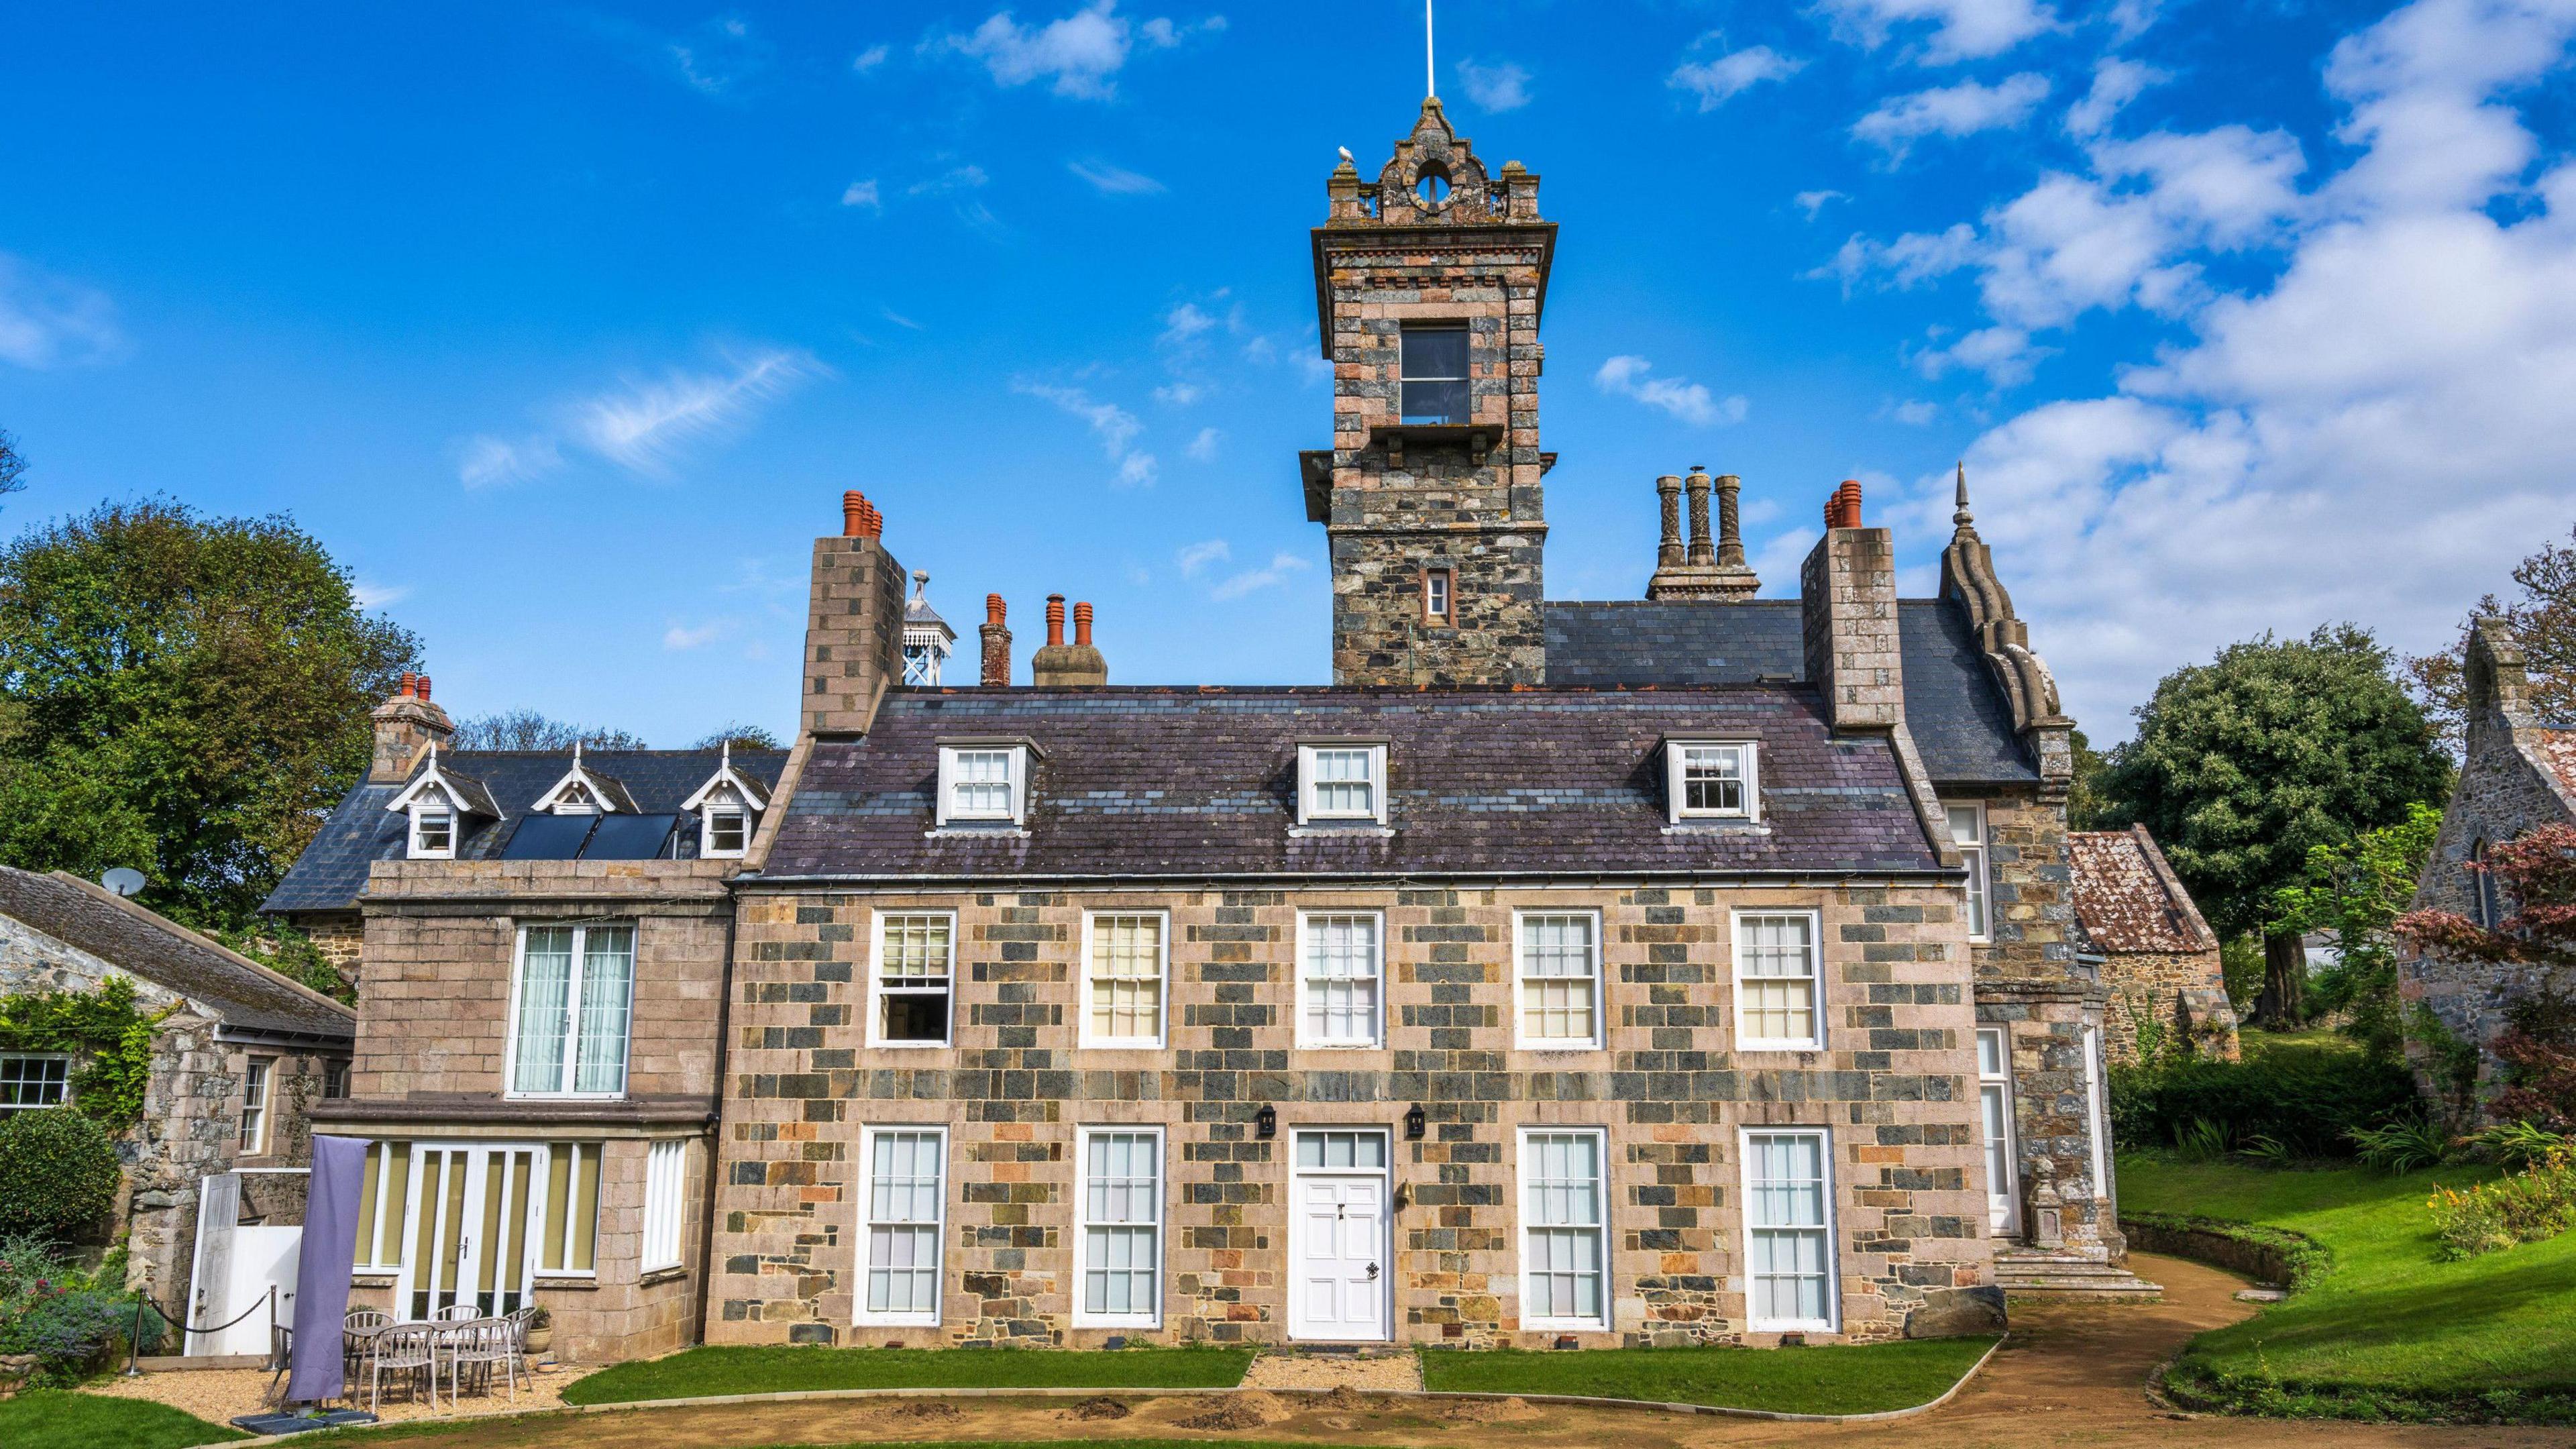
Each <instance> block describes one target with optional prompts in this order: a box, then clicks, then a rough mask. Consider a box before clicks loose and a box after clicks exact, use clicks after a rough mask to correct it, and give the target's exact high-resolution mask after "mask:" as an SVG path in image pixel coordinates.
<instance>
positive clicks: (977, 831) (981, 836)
mask: <svg viewBox="0 0 2576 1449" xmlns="http://www.w3.org/2000/svg"><path fill="white" fill-rule="evenodd" d="M921 834H922V838H923V839H925V840H1026V839H1028V838H1029V831H1028V827H1027V826H1024V825H1015V824H1013V823H1012V822H1010V821H1008V820H996V821H994V822H993V823H991V824H989V825H985V824H979V823H977V822H975V821H971V820H961V821H955V822H952V823H950V824H947V825H935V826H932V827H931V828H930V829H928V830H925V831H923V832H921ZM884 1326H889V1327H902V1326H904V1325H899V1324H898V1325H884Z"/></svg>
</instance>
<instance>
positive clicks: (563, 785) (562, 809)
mask: <svg viewBox="0 0 2576 1449" xmlns="http://www.w3.org/2000/svg"><path fill="white" fill-rule="evenodd" d="M529 808H530V810H531V811H532V812H534V813H536V814H539V815H614V814H616V813H617V802H616V801H615V800H613V799H611V798H609V794H608V792H607V791H606V790H603V789H601V788H599V782H598V781H597V780H594V779H592V778H591V777H590V771H589V770H587V769H585V768H584V767H583V766H582V763H581V746H579V745H575V746H573V747H572V768H571V769H569V770H566V771H564V776H563V778H562V779H560V780H557V781H555V783H554V785H553V786H552V787H551V788H549V789H548V790H547V791H546V793H544V794H543V795H540V796H538V797H537V803H536V804H535V805H533V806H530V807H529Z"/></svg>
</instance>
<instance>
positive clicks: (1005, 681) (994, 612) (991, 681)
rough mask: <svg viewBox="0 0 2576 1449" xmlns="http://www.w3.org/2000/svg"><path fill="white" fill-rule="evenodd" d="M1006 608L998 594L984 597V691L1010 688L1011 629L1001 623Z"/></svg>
mask: <svg viewBox="0 0 2576 1449" xmlns="http://www.w3.org/2000/svg"><path fill="white" fill-rule="evenodd" d="M1005 608H1006V606H1005V605H1004V604H1003V603H1002V596H1001V595H999V594H986V595H985V596H984V678H983V685H984V687H985V688H986V689H1008V688H1010V687H1011V627H1010V625H1008V624H1006V623H1004V622H1003V614H1004V611H1005Z"/></svg>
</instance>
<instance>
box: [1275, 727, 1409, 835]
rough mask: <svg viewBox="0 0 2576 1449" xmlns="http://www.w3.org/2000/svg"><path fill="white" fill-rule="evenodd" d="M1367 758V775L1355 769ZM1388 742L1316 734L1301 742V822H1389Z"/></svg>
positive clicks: (1299, 797)
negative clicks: (1324, 737)
mask: <svg viewBox="0 0 2576 1449" xmlns="http://www.w3.org/2000/svg"><path fill="white" fill-rule="evenodd" d="M1354 763H1358V764H1361V765H1362V766H1363V768H1364V770H1365V772H1366V773H1365V775H1364V776H1363V775H1354V774H1352V773H1351V770H1350V767H1351V765H1352V764H1354ZM1386 783H1387V782H1386V743H1385V742H1384V741H1382V740H1310V741H1305V742H1302V743H1300V744H1299V745H1298V746H1297V823H1298V824H1300V825H1362V824H1366V825H1384V824H1386V821H1387V814H1386V796H1387V789H1386Z"/></svg>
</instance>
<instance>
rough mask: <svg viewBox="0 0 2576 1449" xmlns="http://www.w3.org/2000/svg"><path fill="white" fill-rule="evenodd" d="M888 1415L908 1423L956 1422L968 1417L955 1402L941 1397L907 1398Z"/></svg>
mask: <svg viewBox="0 0 2576 1449" xmlns="http://www.w3.org/2000/svg"><path fill="white" fill-rule="evenodd" d="M888 1416H889V1417H891V1418H895V1419H900V1420H902V1421H903V1422H905V1423H908V1424H954V1423H956V1422H957V1421H958V1420H960V1419H962V1418H964V1417H966V1415H965V1414H964V1413H963V1412H962V1411H961V1410H959V1409H958V1407H957V1406H956V1405H955V1404H951V1403H947V1402H944V1401H942V1400H939V1399H906V1400H904V1401H903V1402H902V1403H900V1404H897V1405H895V1406H894V1408H893V1409H892V1410H891V1411H889V1415H888Z"/></svg>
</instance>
